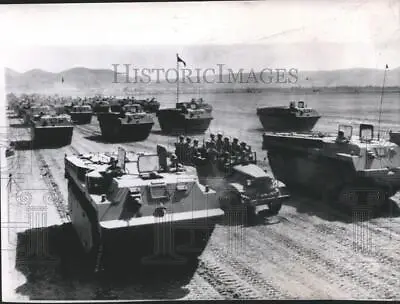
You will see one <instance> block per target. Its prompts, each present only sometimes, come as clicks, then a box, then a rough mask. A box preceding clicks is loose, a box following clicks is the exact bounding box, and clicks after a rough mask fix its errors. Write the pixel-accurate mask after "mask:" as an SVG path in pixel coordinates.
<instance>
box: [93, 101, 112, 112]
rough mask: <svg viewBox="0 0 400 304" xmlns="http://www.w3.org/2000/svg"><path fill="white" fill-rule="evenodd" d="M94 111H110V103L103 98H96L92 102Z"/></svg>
mask: <svg viewBox="0 0 400 304" xmlns="http://www.w3.org/2000/svg"><path fill="white" fill-rule="evenodd" d="M92 108H93V113H94V114H97V113H108V112H109V111H110V103H109V102H108V101H107V100H105V99H103V100H96V101H94V102H93V103H92Z"/></svg>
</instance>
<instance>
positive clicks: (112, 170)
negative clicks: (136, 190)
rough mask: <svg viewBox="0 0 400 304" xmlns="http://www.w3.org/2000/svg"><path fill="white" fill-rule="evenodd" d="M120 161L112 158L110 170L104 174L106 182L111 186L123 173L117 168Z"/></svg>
mask: <svg viewBox="0 0 400 304" xmlns="http://www.w3.org/2000/svg"><path fill="white" fill-rule="evenodd" d="M117 164H118V160H117V159H115V158H114V157H111V159H110V163H109V166H108V168H107V169H106V171H105V173H104V178H105V180H106V184H107V185H109V184H110V183H111V181H112V179H113V178H114V177H117V176H121V175H122V174H123V171H122V169H121V168H120V167H118V166H117Z"/></svg>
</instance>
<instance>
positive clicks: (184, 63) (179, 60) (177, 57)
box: [176, 54, 186, 67]
mask: <svg viewBox="0 0 400 304" xmlns="http://www.w3.org/2000/svg"><path fill="white" fill-rule="evenodd" d="M176 60H177V62H178V63H179V62H182V63H183V65H184V66H185V67H186V62H185V61H183V60H182V59H181V58H180V57H179V55H178V54H176Z"/></svg>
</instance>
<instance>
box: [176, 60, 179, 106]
mask: <svg viewBox="0 0 400 304" xmlns="http://www.w3.org/2000/svg"><path fill="white" fill-rule="evenodd" d="M178 102H179V60H178V53H177V54H176V103H178Z"/></svg>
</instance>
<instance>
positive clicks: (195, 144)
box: [190, 139, 200, 158]
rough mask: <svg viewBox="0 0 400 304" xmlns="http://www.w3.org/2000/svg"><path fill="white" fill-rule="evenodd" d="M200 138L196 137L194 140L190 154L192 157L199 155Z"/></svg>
mask: <svg viewBox="0 0 400 304" xmlns="http://www.w3.org/2000/svg"><path fill="white" fill-rule="evenodd" d="M199 149H200V147H199V140H198V139H194V140H193V145H192V146H191V147H190V155H191V157H192V158H193V157H197V155H198V152H199Z"/></svg>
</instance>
